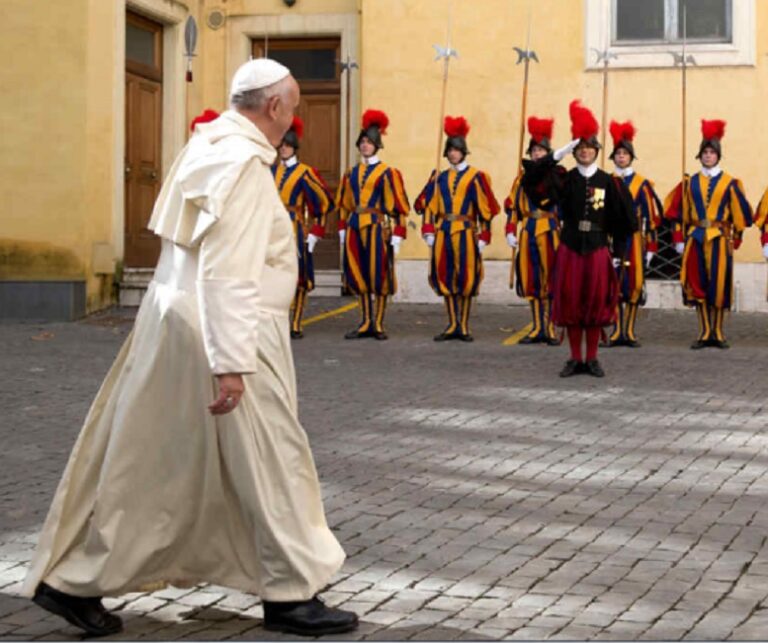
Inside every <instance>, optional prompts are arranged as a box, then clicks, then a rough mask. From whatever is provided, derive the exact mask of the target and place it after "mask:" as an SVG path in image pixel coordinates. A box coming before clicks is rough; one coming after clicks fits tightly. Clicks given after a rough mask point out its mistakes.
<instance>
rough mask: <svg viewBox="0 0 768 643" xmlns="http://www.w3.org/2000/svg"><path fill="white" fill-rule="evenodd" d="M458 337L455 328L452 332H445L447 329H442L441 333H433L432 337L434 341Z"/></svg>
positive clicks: (446, 340)
mask: <svg viewBox="0 0 768 643" xmlns="http://www.w3.org/2000/svg"><path fill="white" fill-rule="evenodd" d="M458 338H459V334H458V332H457V331H455V330H454V331H453V332H451V333H449V332H447V331H443V332H442V333H440V334H439V335H435V336H434V338H433V339H434V340H435V341H436V342H449V341H451V340H452V339H458Z"/></svg>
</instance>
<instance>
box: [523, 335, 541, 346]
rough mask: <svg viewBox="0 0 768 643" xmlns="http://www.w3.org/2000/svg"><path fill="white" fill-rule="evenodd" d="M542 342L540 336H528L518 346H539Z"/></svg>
mask: <svg viewBox="0 0 768 643" xmlns="http://www.w3.org/2000/svg"><path fill="white" fill-rule="evenodd" d="M540 341H541V337H540V336H539V335H526V336H525V337H523V338H522V339H521V340H520V341H519V342H518V344H538V343H539V342H540Z"/></svg>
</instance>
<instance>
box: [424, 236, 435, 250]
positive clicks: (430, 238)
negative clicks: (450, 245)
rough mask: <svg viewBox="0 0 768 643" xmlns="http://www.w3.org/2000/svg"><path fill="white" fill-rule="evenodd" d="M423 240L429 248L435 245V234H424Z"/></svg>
mask: <svg viewBox="0 0 768 643" xmlns="http://www.w3.org/2000/svg"><path fill="white" fill-rule="evenodd" d="M424 242H425V243H426V244H427V245H428V246H429V247H430V248H431V247H432V246H434V245H435V235H434V234H432V233H431V232H429V233H427V234H425V235H424Z"/></svg>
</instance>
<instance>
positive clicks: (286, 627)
mask: <svg viewBox="0 0 768 643" xmlns="http://www.w3.org/2000/svg"><path fill="white" fill-rule="evenodd" d="M264 629H265V630H271V631H274V632H288V633H291V634H300V635H302V636H322V635H324V634H341V633H342V632H351V631H352V630H354V629H357V614H355V613H354V612H348V611H346V610H342V609H339V608H338V607H327V606H326V605H325V604H324V603H323V601H321V600H320V599H319V598H317V597H315V598H312V599H310V600H308V601H297V602H291V603H273V602H272V601H264Z"/></svg>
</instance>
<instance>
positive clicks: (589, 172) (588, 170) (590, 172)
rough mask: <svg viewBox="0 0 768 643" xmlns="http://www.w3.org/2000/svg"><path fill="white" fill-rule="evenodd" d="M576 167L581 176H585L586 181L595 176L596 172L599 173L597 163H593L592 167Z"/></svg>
mask: <svg viewBox="0 0 768 643" xmlns="http://www.w3.org/2000/svg"><path fill="white" fill-rule="evenodd" d="M576 167H577V168H578V170H579V174H581V176H583V177H584V178H585V179H588V178H589V177H590V176H594V175H595V172H597V161H595V162H594V163H592V165H578V164H577V165H576Z"/></svg>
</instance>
